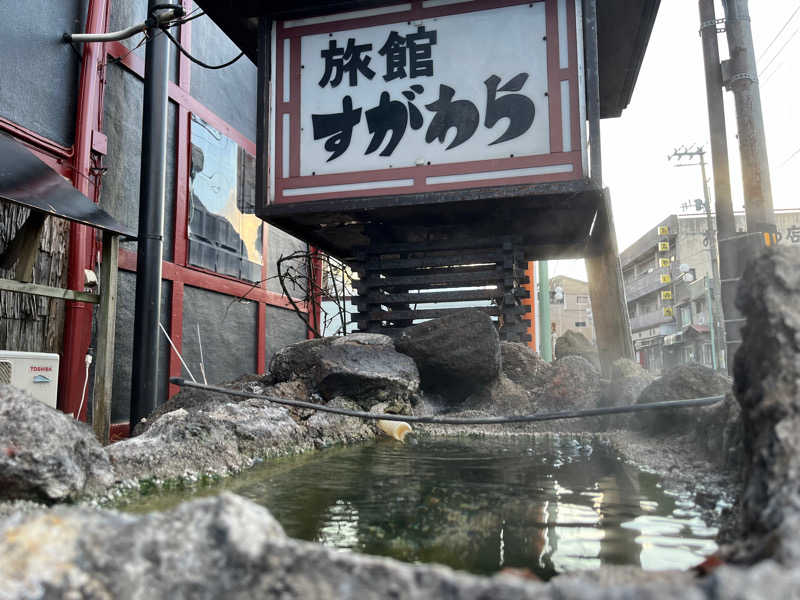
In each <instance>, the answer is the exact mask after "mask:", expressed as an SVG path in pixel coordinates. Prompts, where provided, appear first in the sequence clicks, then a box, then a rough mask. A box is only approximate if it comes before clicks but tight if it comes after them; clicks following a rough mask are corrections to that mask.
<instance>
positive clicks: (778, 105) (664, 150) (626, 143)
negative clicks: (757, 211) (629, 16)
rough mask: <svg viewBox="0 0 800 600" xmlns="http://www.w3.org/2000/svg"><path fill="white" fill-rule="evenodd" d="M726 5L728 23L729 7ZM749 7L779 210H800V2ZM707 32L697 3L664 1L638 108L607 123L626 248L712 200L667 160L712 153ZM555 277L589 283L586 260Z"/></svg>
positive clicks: (732, 120)
mask: <svg viewBox="0 0 800 600" xmlns="http://www.w3.org/2000/svg"><path fill="white" fill-rule="evenodd" d="M717 4H718V6H717V17H718V18H720V17H722V16H723V11H722V6H721V5H720V4H719V2H718V3H717ZM749 4H750V17H751V28H752V31H753V44H754V47H755V52H756V58H757V62H758V77H759V80H760V89H761V102H762V109H763V115H764V125H765V129H766V135H767V149H768V155H769V164H770V172H771V177H772V197H773V203H774V205H775V208H800V198H798V192H797V191H796V190H797V187H798V186H797V184H796V180H793V179H792V175H794V174H796V173H797V172H798V171H800V105H799V104H798V97H797V89H798V87H799V85H800V84H798V82H797V73H798V66H800V0H750V3H749ZM699 27H700V19H699V16H698V9H697V0H661V7H660V8H659V11H658V16H657V17H656V23H655V27H654V28H653V33H652V35H651V37H650V43H649V45H648V47H647V52H646V54H645V57H644V62H643V64H642V68H641V70H640V72H639V78H638V81H637V82H636V87H635V88H634V91H633V97H632V99H631V102H630V104H629V105H628V108H627V109H625V110H624V111H623V113H622V116H621V117H620V118H618V119H605V120H603V121H602V122H601V123H602V125H601V135H602V148H603V178H604V183H605V185H606V186H608V187H609V189H610V191H611V199H612V205H613V210H614V219H615V223H616V228H617V242H618V244H619V249H620V251H621V250H623V249H625V248H626V247H628V246H629V245H630V244H631V243H633V242H634V241H635V240H637V239H638V238H639V237H640V236H642V235H643V234H644V233H646V232H647V231H648V230H649V229H651V228H652V227H653V226H655V225H656V224H657V223H658V222H659V221H661V220H662V219H663V218H664V217H666V216H667V215H669V214H672V213H682V212H685V211H683V210H682V209H681V204H682V203H683V202H685V201H687V200H691V199H694V198H701V197H702V195H703V188H702V179H701V176H700V167H684V168H675V167H674V166H673V165H674V164H675V160H674V159H673V161H672V162H668V161H667V156H668V155H669V154H671V153H672V150H673V149H674V148H676V147H678V146H681V145H684V144H685V145H690V144H703V145H705V146H706V149H707V150H708V149H709V148H708V146H709V142H708V139H709V136H708V113H707V110H706V92H705V78H704V74H703V52H702V47H701V44H700V37H699V35H698V29H699ZM719 44H720V56H721V57H722V58H723V59H725V58H727V56H728V49H727V42H726V38H725V34H720V35H719ZM725 102H726V105H725V117H726V120H727V124H728V127H727V133H728V145H729V156H730V162H731V165H730V166H731V186H732V188H733V205H734V209H735V210H741V209H742V208H743V200H742V183H741V171H740V168H739V147H738V140H737V139H736V132H737V128H736V113H735V112H734V104H733V95H732V94H731V93H730V92H726V93H725ZM707 159H708V160H709V161H710V154H709V156H707ZM684 160H685V161H686V159H684ZM708 172H709V177H710V176H711V170H710V169H709V171H708ZM712 193H713V182H712ZM712 202H713V196H712ZM691 212H692V213H694V209H691ZM554 274H565V275H571V276H573V277H579V278H581V279H585V277H586V272H585V269H584V266H583V261H582V260H579V261H557V262H556V261H553V262H551V263H550V275H551V276H553V275H554Z"/></svg>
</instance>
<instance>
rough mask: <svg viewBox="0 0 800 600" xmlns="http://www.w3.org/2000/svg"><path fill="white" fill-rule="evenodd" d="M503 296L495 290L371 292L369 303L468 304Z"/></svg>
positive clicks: (500, 291)
mask: <svg viewBox="0 0 800 600" xmlns="http://www.w3.org/2000/svg"><path fill="white" fill-rule="evenodd" d="M502 295H503V291H502V290H499V289H497V288H496V287H495V288H486V289H481V290H452V291H446V292H427V291H426V292H417V293H412V292H408V293H396V294H382V293H381V292H380V291H378V290H370V292H369V293H368V294H367V301H368V302H371V303H373V304H375V303H377V304H392V303H399V302H404V303H406V304H421V303H423V302H425V303H436V302H466V301H473V300H492V299H493V298H499V297H501V296H502Z"/></svg>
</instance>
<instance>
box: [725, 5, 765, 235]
mask: <svg viewBox="0 0 800 600" xmlns="http://www.w3.org/2000/svg"><path fill="white" fill-rule="evenodd" d="M722 5H723V7H724V8H725V33H726V35H727V37H728V49H729V53H730V59H729V60H727V61H725V62H723V63H722V78H723V81H724V84H725V87H726V88H727V89H729V90H731V91H732V92H733V97H734V100H735V103H736V123H737V125H738V128H739V153H740V155H741V160H742V184H743V187H744V206H745V212H746V213H747V231H748V233H756V232H762V233H768V234H773V233H775V212H774V210H773V207H772V186H771V184H770V176H769V162H768V160H767V141H766V136H765V135H764V120H763V118H762V115H761V94H760V92H759V88H758V76H757V73H756V57H755V52H754V50H753V36H752V33H751V32H750V13H749V12H748V10H747V0H723V2H722Z"/></svg>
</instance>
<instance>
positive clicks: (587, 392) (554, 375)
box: [536, 355, 600, 410]
mask: <svg viewBox="0 0 800 600" xmlns="http://www.w3.org/2000/svg"><path fill="white" fill-rule="evenodd" d="M548 375H549V379H548V380H547V382H546V383H545V384H544V385H543V386H542V387H541V388H539V389H538V390H537V391H536V398H537V402H538V407H539V409H540V410H570V409H585V408H595V407H596V406H597V403H598V396H599V393H600V372H599V371H598V370H597V368H595V366H594V365H593V364H592V363H591V362H589V361H588V360H586V359H585V358H583V357H582V356H575V355H570V356H565V357H564V358H560V359H558V360H556V361H555V362H553V364H552V367H551V369H550V371H549V372H548Z"/></svg>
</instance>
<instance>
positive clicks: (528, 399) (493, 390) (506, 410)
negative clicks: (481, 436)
mask: <svg viewBox="0 0 800 600" xmlns="http://www.w3.org/2000/svg"><path fill="white" fill-rule="evenodd" d="M461 408H463V409H465V410H475V411H482V412H483V413H485V414H487V415H492V416H505V415H526V414H530V413H532V412H534V411H535V409H536V401H535V396H534V393H533V392H532V391H531V390H528V389H526V388H524V387H523V386H521V385H519V384H518V383H515V382H514V381H512V380H511V379H510V378H508V377H506V376H505V375H500V377H498V378H497V379H494V380H493V381H492V382H491V383H488V384H485V385H482V386H480V387H479V388H477V389H476V390H475V391H474V392H473V393H472V394H470V395H469V396H468V397H467V398H466V399H465V400H464V404H463V406H462V407H461Z"/></svg>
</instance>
